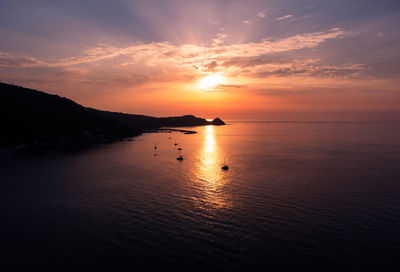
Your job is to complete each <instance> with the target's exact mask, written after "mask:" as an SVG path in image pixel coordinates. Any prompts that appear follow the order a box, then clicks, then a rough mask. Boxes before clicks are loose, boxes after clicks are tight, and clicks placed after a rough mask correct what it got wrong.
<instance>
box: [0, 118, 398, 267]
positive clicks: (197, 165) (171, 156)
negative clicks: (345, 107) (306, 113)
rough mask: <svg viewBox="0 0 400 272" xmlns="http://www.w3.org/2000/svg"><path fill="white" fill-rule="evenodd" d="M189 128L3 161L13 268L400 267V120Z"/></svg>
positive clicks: (1, 226)
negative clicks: (180, 158) (178, 158)
mask: <svg viewBox="0 0 400 272" xmlns="http://www.w3.org/2000/svg"><path fill="white" fill-rule="evenodd" d="M185 129H187V130H194V131H197V133H196V134H184V133H182V132H176V131H173V132H169V133H168V132H166V131H165V132H162V133H145V134H143V135H141V136H138V137H135V138H130V139H123V140H122V139H121V141H117V142H114V143H109V144H101V145H93V146H90V147H85V148H81V149H74V150H69V151H66V150H64V151H54V150H53V151H52V150H46V151H41V152H33V153H32V152H13V153H12V154H10V152H2V153H0V154H1V155H0V218H1V221H0V270H1V271H7V272H8V271H400V123H393V122H364V123H356V122H355V123H342V122H229V125H226V126H204V127H190V128H185ZM155 147H156V148H155ZM178 148H181V149H182V150H178ZM180 155H182V157H183V160H182V161H179V160H177V157H179V156H180ZM224 165H227V166H228V167H229V169H228V170H226V171H224V170H222V166H224Z"/></svg>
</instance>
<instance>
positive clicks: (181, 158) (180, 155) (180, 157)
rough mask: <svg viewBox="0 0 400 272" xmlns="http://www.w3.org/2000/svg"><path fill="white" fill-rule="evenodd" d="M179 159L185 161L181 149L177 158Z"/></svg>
mask: <svg viewBox="0 0 400 272" xmlns="http://www.w3.org/2000/svg"><path fill="white" fill-rule="evenodd" d="M176 159H177V160H178V161H183V157H182V154H181V151H179V157H178V158H176Z"/></svg>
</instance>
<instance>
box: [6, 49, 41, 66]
mask: <svg viewBox="0 0 400 272" xmlns="http://www.w3.org/2000/svg"><path fill="white" fill-rule="evenodd" d="M43 64H44V62H42V61H40V60H38V59H35V58H31V57H20V56H15V55H11V54H9V53H7V52H0V66H4V67H32V66H39V65H43Z"/></svg>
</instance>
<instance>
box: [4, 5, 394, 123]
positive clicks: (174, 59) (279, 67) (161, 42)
mask: <svg viewBox="0 0 400 272" xmlns="http://www.w3.org/2000/svg"><path fill="white" fill-rule="evenodd" d="M62 2H63V1H60V3H62ZM177 2H179V1H177ZM250 2H251V5H250V3H249V4H246V5H245V4H243V2H240V1H221V3H220V4H217V2H216V1H204V2H203V3H199V2H196V1H185V2H182V3H181V4H180V5H178V4H177V3H175V2H174V4H171V6H168V5H165V2H162V1H155V2H154V3H153V2H152V3H149V2H146V1H133V2H130V3H127V2H124V1H116V2H115V3H114V4H113V7H112V12H110V13H107V16H104V15H100V13H101V14H102V9H100V7H102V8H105V7H106V6H107V5H108V4H107V3H106V2H104V3H103V6H100V5H99V6H96V7H94V6H90V5H87V4H80V5H77V6H76V7H75V6H68V8H66V7H65V6H58V5H59V4H60V3H58V2H57V4H56V3H54V4H53V5H50V6H48V4H46V2H43V3H42V2H41V1H38V2H37V3H36V5H37V7H40V6H42V9H40V8H35V9H29V10H31V12H30V13H28V14H25V15H24V13H22V12H19V6H18V5H14V6H12V5H10V6H7V5H6V6H5V7H3V8H2V11H1V14H0V15H2V20H3V21H2V24H3V26H2V27H1V28H0V34H2V37H7V38H6V40H5V41H3V42H2V44H1V45H0V80H2V81H5V82H10V83H15V84H19V85H23V86H26V87H31V88H36V89H40V90H43V91H48V92H50V93H56V94H59V95H61V96H65V97H69V98H71V99H73V100H75V101H76V102H78V103H80V104H82V105H85V106H90V107H94V108H98V109H105V110H112V111H121V112H127V113H138V114H148V115H155V116H169V115H181V114H195V115H198V116H202V117H206V118H213V117H216V116H219V117H221V118H223V119H227V120H233V119H235V120H320V121H322V120H329V121H358V120H361V121H368V120H374V121H375V120H395V119H396V120H398V119H400V114H399V113H400V90H399V86H400V85H399V83H400V82H399V81H400V79H399V78H400V69H399V67H400V65H399V63H400V56H399V54H398V52H400V42H399V41H400V37H399V35H398V34H397V30H395V27H394V25H396V23H398V21H399V19H398V18H399V16H397V15H399V14H398V13H399V12H398V11H397V10H396V9H395V8H393V7H392V8H390V7H389V6H388V5H386V6H385V5H381V6H380V5H378V4H376V5H375V6H370V5H368V4H367V5H366V4H365V2H362V1H358V0H355V2H354V5H355V6H357V7H358V10H357V12H356V11H354V12H356V13H357V16H358V17H357V18H359V19H358V20H359V21H357V20H355V19H354V17H352V16H350V15H349V16H344V15H343V16H339V15H340V14H338V13H337V12H335V10H342V9H343V8H346V6H345V3H344V1H338V2H337V3H335V4H330V5H328V4H323V3H322V4H320V5H319V6H318V7H315V6H313V5H311V2H312V1H309V0H302V1H300V2H302V3H301V5H300V4H294V3H295V2H293V1H290V0H285V1H272V0H271V1H250ZM218 3H219V2H218ZM296 3H297V2H296ZM25 4H26V5H30V4H29V3H28V2H27V3H25ZM393 5H396V4H395V2H393ZM44 7H46V9H44ZM21 10H22V6H21ZM82 10H84V11H85V13H84V15H85V16H83V15H82V16H81V11H82ZM110 10H111V7H110ZM46 12H48V14H47V13H46ZM9 13H12V14H14V15H13V16H14V17H10V16H8V14H9ZM23 15H24V16H25V17H24V16H23ZM15 18H17V19H18V20H19V24H16V23H15ZM18 20H17V21H18ZM25 20H26V24H24V22H25ZM45 23H46V24H45ZM50 26H51V27H50ZM35 31H38V32H37V33H35Z"/></svg>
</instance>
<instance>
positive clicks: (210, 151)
mask: <svg viewBox="0 0 400 272" xmlns="http://www.w3.org/2000/svg"><path fill="white" fill-rule="evenodd" d="M204 129H205V137H204V142H203V148H202V150H201V152H200V156H199V162H198V167H197V171H196V178H197V180H198V181H199V189H200V191H201V195H202V197H203V199H201V201H202V203H205V204H207V205H212V206H213V207H226V206H227V205H228V203H229V201H228V196H227V194H226V192H225V191H226V190H224V186H225V185H226V184H227V183H228V181H229V175H228V174H227V173H225V172H223V171H222V170H221V166H222V163H223V156H222V154H221V153H222V152H221V150H220V147H219V145H218V142H217V139H216V137H215V131H214V127H213V126H206V127H205V128H204Z"/></svg>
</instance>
